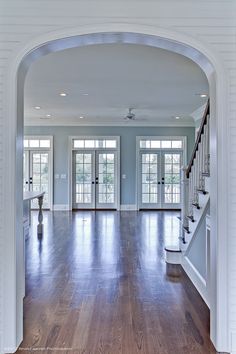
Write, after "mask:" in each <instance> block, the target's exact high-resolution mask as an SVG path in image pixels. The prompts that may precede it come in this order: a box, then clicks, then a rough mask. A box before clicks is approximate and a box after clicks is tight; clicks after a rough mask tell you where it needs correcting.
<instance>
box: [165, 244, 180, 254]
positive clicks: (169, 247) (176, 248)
mask: <svg viewBox="0 0 236 354" xmlns="http://www.w3.org/2000/svg"><path fill="white" fill-rule="evenodd" d="M165 251H167V252H178V253H179V252H181V249H180V248H179V246H177V245H167V246H165Z"/></svg>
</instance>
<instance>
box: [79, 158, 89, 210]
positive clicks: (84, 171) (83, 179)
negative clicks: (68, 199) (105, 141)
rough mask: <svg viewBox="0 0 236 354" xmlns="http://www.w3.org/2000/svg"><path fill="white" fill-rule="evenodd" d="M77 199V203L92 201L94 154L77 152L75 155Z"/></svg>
mask: <svg viewBox="0 0 236 354" xmlns="http://www.w3.org/2000/svg"><path fill="white" fill-rule="evenodd" d="M75 175H76V176H75V180H76V185H75V194H76V197H75V200H76V203H84V204H90V203H91V199H92V197H91V182H92V156H91V154H76V156H75Z"/></svg>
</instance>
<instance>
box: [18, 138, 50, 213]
mask: <svg viewBox="0 0 236 354" xmlns="http://www.w3.org/2000/svg"><path fill="white" fill-rule="evenodd" d="M52 144H53V139H52V137H30V136H28V137H26V138H25V139H24V154H23V191H24V192H27V191H34V192H45V194H44V199H43V209H52V190H53V186H52V165H53V161H52V151H53V150H52ZM31 208H32V209H37V208H38V203H37V200H36V199H34V200H32V201H31Z"/></svg>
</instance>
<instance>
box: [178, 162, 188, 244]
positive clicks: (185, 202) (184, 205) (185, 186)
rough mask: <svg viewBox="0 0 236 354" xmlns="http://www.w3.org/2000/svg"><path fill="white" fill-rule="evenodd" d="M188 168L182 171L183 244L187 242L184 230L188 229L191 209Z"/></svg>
mask: <svg viewBox="0 0 236 354" xmlns="http://www.w3.org/2000/svg"><path fill="white" fill-rule="evenodd" d="M186 171H187V167H184V166H183V167H182V171H181V226H182V230H181V233H180V235H181V237H182V241H183V243H185V242H186V240H185V232H184V229H185V230H187V229H188V226H189V224H188V218H187V216H188V207H189V179H188V178H187V174H186Z"/></svg>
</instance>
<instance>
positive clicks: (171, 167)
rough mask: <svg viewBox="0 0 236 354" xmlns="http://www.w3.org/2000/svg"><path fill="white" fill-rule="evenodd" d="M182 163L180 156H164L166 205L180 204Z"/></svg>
mask: <svg viewBox="0 0 236 354" xmlns="http://www.w3.org/2000/svg"><path fill="white" fill-rule="evenodd" d="M180 163H181V159H180V154H168V153H166V154H164V173H165V189H164V201H165V203H168V204H178V203H180Z"/></svg>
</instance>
